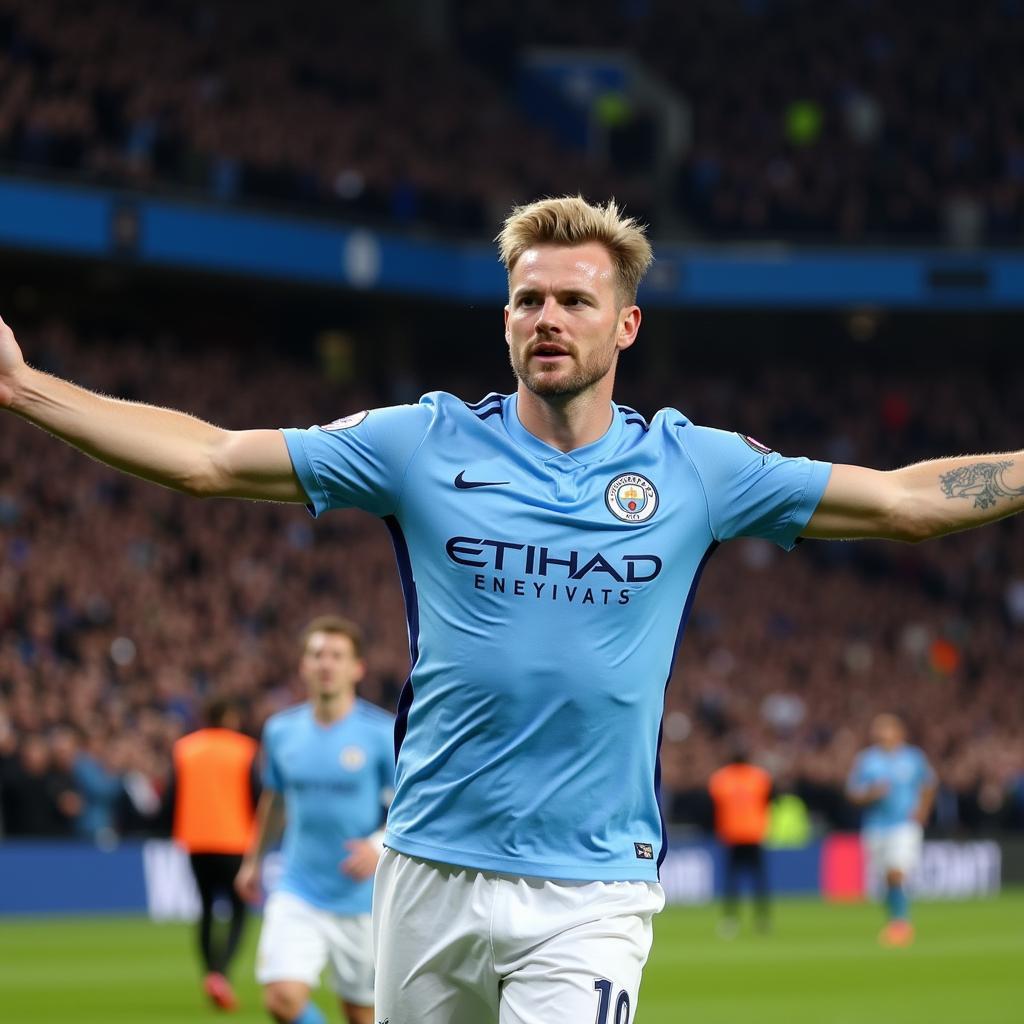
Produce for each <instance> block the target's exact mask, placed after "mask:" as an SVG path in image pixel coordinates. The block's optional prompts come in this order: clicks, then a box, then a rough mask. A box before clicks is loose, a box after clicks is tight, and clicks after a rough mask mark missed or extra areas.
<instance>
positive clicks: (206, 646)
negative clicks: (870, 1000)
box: [0, 322, 1024, 841]
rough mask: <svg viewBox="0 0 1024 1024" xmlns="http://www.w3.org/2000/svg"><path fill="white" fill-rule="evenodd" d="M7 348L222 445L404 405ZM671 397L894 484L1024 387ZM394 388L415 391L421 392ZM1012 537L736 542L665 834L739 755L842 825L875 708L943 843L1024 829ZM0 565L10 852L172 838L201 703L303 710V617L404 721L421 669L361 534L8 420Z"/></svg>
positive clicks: (104, 354)
mask: <svg viewBox="0 0 1024 1024" xmlns="http://www.w3.org/2000/svg"><path fill="white" fill-rule="evenodd" d="M19 333H20V335H21V337H22V340H23V342H24V343H25V346H26V350H27V351H28V352H29V353H30V356H31V358H32V359H33V361H34V362H35V363H36V364H37V365H41V366H44V367H49V368H52V369H54V370H56V371H58V372H60V373H61V374H62V375H66V376H69V377H70V378H72V379H74V380H77V381H79V382H81V383H83V384H85V385H86V386H89V387H93V388H98V389H101V390H103V391H106V392H109V393H115V394H119V395H122V396H125V397H129V398H144V399H145V400H147V401H153V402H157V403H161V404H169V405H174V406H176V407H180V408H185V409H188V410H189V411H192V412H194V413H196V414H197V415H200V416H204V417H206V418H209V419H211V420H213V421H215V422H218V423H221V424H223V425H225V426H234V427H242V426H255V425H274V424H278V425H306V424H308V423H311V422H328V421H329V420H332V419H334V418H336V417H337V416H338V415H340V414H343V413H347V412H351V411H354V410H357V409H360V408H363V407H366V406H372V405H374V404H380V403H381V402H386V401H389V400H393V395H384V394H375V393H373V392H372V391H370V390H367V389H363V390H362V391H360V390H358V389H357V388H355V387H353V386H352V385H351V384H347V385H339V384H338V383H337V382H336V381H335V380H332V376H331V374H330V373H329V372H327V371H326V369H325V364H323V363H317V361H316V360H313V361H312V362H310V363H304V362H302V361H300V360H297V359H295V358H294V357H291V358H288V357H285V355H283V354H282V353H281V352H275V351H271V350H268V351H261V350H259V349H253V350H249V351H246V352H243V351H242V350H240V349H237V348H230V347H227V346H222V345H218V343H217V342H216V341H215V340H214V339H213V338H210V339H202V338H200V339H193V344H192V345H191V346H190V347H189V348H188V349H187V352H186V351H185V350H184V349H183V347H182V343H180V342H176V341H175V340H174V338H173V337H171V336H170V335H166V334H163V335H159V336H152V337H143V338H125V337H120V336H119V337H114V336H112V335H106V334H104V333H102V332H94V331H90V332H86V333H78V334H76V333H75V332H73V331H72V330H71V329H70V328H69V327H68V326H67V325H66V324H63V323H61V322H53V323H50V324H48V325H41V326H40V327H39V328H38V329H37V330H34V331H30V330H24V331H21V332H19ZM204 341H205V342H206V343H205V344H204V343H203V342H204ZM465 372H467V373H469V372H471V371H465ZM654 377H657V375H652V382H651V383H648V384H646V385H644V384H643V383H642V382H640V383H638V384H636V385H634V384H632V383H631V384H630V385H629V387H628V389H627V388H626V387H625V386H623V388H622V392H621V393H622V394H623V395H627V394H628V399H629V400H630V401H631V402H632V403H633V404H634V405H635V406H637V407H638V408H640V409H641V410H642V411H644V412H646V413H648V414H650V413H652V412H653V411H654V409H655V408H656V406H657V405H658V404H661V403H668V402H671V403H672V404H675V405H677V406H679V407H680V408H682V409H683V410H685V411H686V412H687V413H688V414H689V415H690V416H691V418H693V419H694V420H695V421H697V422H703V423H707V424H710V425H720V426H726V427H730V428H738V429H741V430H745V431H751V432H753V433H755V434H758V435H760V436H762V437H764V438H765V439H766V440H769V441H770V442H771V443H772V445H773V446H774V447H776V448H778V449H779V450H782V451H784V452H787V453H790V454H807V455H809V456H812V457H817V458H823V459H830V460H836V461H851V462H861V463H865V464H868V465H874V466H878V467H879V468H886V467H891V466H895V465H899V464H902V463H906V462H908V461H912V460H916V459H920V458H923V457H927V456H931V455H937V454H944V453H948V452H951V451H957V452H959V451H971V450H979V449H983V450H992V449H996V448H999V447H1008V446H1011V445H1013V444H1015V443H1019V441H1018V440H1017V439H1016V435H1015V434H1014V426H1015V424H1016V422H1017V419H1018V417H1017V416H1016V415H1015V414H1016V412H1017V409H1018V403H1017V400H1016V395H1015V391H1014V381H1015V379H1016V374H1013V373H1010V372H1007V371H1006V368H1005V367H1001V366H1000V365H998V364H997V363H992V364H990V365H986V364H985V362H984V360H982V359H980V358H979V359H976V360H975V361H974V366H973V368H971V369H958V370H957V371H956V372H955V373H954V372H952V371H950V370H941V371H940V370H935V371H928V370H926V369H922V368H920V367H917V368H908V369H898V368H896V367H883V368H881V369H876V370H875V371H874V372H873V374H868V373H867V372H866V371H851V370H849V369H847V370H846V371H845V372H844V373H842V374H838V373H818V374H816V375H812V373H811V371H810V370H808V369H806V368H804V366H803V364H802V362H801V361H799V360H793V359H787V358H786V357H784V356H782V355H780V356H779V357H778V358H777V359H775V360H774V361H772V362H770V363H762V362H760V361H757V363H756V364H755V361H751V362H750V363H749V365H746V366H742V365H741V366H733V367H732V368H730V370H729V371H728V372H724V371H718V370H712V369H706V370H701V369H699V368H697V369H693V370H688V371H687V373H686V375H685V376H682V375H667V376H666V375H661V376H660V377H659V378H658V379H657V380H654ZM407 378H408V379H406V381H405V384H404V388H405V389H406V390H412V391H415V389H416V387H417V385H418V384H419V383H420V382H419V381H417V380H416V379H415V371H413V370H410V371H408V374H407ZM422 383H423V389H424V390H425V389H426V387H427V386H431V385H433V384H434V383H435V382H434V381H429V380H425V381H423V382H422ZM491 383H492V384H498V385H499V386H500V382H496V381H492V382H491ZM460 391H461V393H464V394H465V397H467V398H468V399H475V398H478V397H480V396H481V395H482V394H483V393H484V391H485V388H484V387H482V386H480V385H478V384H476V385H474V384H469V383H466V384H465V388H464V389H460ZM1020 529H1021V526H1020V524H1019V523H1017V522H1013V521H1008V522H1006V523H1002V524H998V525H997V526H995V527H991V528H988V529H986V530H982V531H978V532H975V533H969V534H964V535H960V536H957V537H952V538H946V539H944V540H942V541H939V542H934V543H932V544H927V545H921V546H913V547H911V546H902V545H894V544H889V545H884V544H874V543H870V544H867V543H865V544H841V543H830V544H825V543H807V544H803V545H801V546H800V547H799V548H798V550H797V551H796V552H795V553H793V554H791V555H789V556H785V557H783V555H782V553H781V552H779V551H777V550H776V549H775V548H773V547H772V546H771V545H769V544H767V543H763V542H759V541H752V540H750V541H747V540H743V541H736V542H733V543H731V544H728V545H725V546H724V547H723V549H722V550H721V551H720V552H719V553H718V554H716V556H715V557H714V558H713V559H712V560H711V562H710V564H709V567H708V570H707V572H706V574H705V578H704V582H703V584H702V587H701V591H700V594H699V597H698V600H697V603H696V606H695V609H694V613H693V615H692V618H691V621H690V624H689V627H688V632H687V637H686V640H685V643H684V646H683V651H682V654H681V656H680V657H679V659H678V661H677V664H676V669H675V673H674V676H673V679H672V682H671V685H670V687H669V689H668V694H667V705H666V718H665V731H664V744H663V750H662V759H663V769H664V770H663V794H664V798H665V806H666V811H667V812H668V815H669V817H670V818H671V819H674V820H679V821H688V820H695V819H696V818H699V810H698V805H699V803H700V800H699V799H698V796H699V795H700V794H703V792H704V786H705V783H706V780H707V778H708V776H709V775H710V773H711V772H712V771H713V770H714V769H715V768H717V767H718V766H719V765H720V764H722V763H723V761H724V760H725V759H726V757H727V756H728V754H729V751H730V749H731V746H732V745H733V744H734V743H735V742H736V740H737V739H742V740H743V742H744V743H745V744H746V746H747V747H749V748H750V749H751V750H752V751H753V752H754V754H755V756H756V758H757V760H758V761H760V762H761V763H762V764H764V765H766V766H767V767H768V768H769V769H770V770H771V771H772V773H773V775H774V777H775V779H776V782H777V784H778V785H780V786H781V787H782V788H785V789H793V790H795V791H796V792H798V793H799V794H800V795H801V796H802V797H803V798H804V800H805V801H806V803H807V804H808V806H809V807H810V808H811V809H812V811H813V812H814V813H815V814H816V815H817V817H818V819H819V821H820V823H822V824H827V825H832V826H836V825H838V826H843V825H849V824H850V823H851V822H852V820H853V819H852V818H851V813H852V812H851V810H850V808H849V807H848V806H847V804H846V803H845V801H844V800H843V797H842V786H843V782H844V779H845V776H846V773H847V771H848V770H849V767H850V764H851V761H852V758H853V755H854V752H855V751H856V750H857V749H858V748H859V747H861V746H863V743H864V741H865V738H866V733H865V729H866V725H867V723H868V721H869V720H870V718H871V717H872V716H873V715H874V714H875V713H877V712H878V711H881V710H887V709H888V710H896V711H899V712H901V713H903V714H904V715H905V716H906V718H907V720H908V722H909V723H910V725H911V729H912V736H913V738H914V739H915V740H916V741H917V742H919V743H920V744H921V745H922V746H923V747H924V749H925V750H926V752H927V753H928V755H929V757H930V758H931V759H932V761H933V763H934V764H935V765H936V767H937V770H938V772H939V775H940V779H941V783H942V791H941V794H940V798H939V801H938V805H937V809H936V817H935V825H936V826H937V827H938V828H940V829H942V830H945V831H947V832H957V831H962V830H979V829H986V828H994V827H1000V828H1004V827H1005V828H1024V700H1022V699H1021V698H1022V696H1024V692H1022V682H1021V680H1022V679H1024V644H1021V642H1020V636H1021V631H1022V630H1024V549H1022V546H1021V544H1020V543H1019V536H1020ZM0 550H2V552H3V558H2V561H0V810H2V815H3V828H4V831H5V833H6V834H7V835H9V836H18V835H49V836H59V835H79V836H86V837H91V838H93V839H95V840H97V841H106V840H108V839H111V838H113V837H114V836H116V835H118V834H131V833H138V832H148V831H151V830H152V829H154V828H156V827H158V825H157V821H158V817H159V816H158V809H159V806H160V802H161V801H160V797H161V791H162V787H163V786H164V784H165V780H166V778H167V774H168V769H169V751H170V746H171V744H172V743H173V741H174V739H175V738H176V737H178V736H179V735H181V734H182V733H183V732H184V731H187V730H189V729H191V728H193V727H194V726H195V725H196V724H197V715H198V712H199V706H200V703H201V701H202V699H203V697H204V695H206V694H209V693H211V692H219V693H224V694H227V695H231V696H233V697H237V698H238V699H239V700H240V701H242V702H243V704H244V706H245V709H246V718H247V728H248V729H249V730H251V731H252V732H253V733H256V732H258V730H259V728H260V725H261V723H262V722H263V720H264V719H265V718H266V717H267V715H269V714H270V713H271V712H273V711H275V710H277V709H279V708H280V707H282V706H284V705H286V704H288V703H291V702H293V701H295V700H297V699H300V697H301V686H300V685H299V683H298V680H297V678H296V674H295V667H296V660H297V650H296V640H297V635H298V632H299V630H300V628H301V627H302V625H303V624H304V623H305V622H306V621H308V620H309V619H310V618H311V617H312V616H313V615H316V614H319V613H323V612H337V611H339V610H340V611H342V612H344V613H347V614H349V615H351V616H352V617H353V618H355V619H356V620H358V621H359V622H360V623H361V624H362V625H363V626H364V627H365V629H366V632H367V639H368V662H369V667H370V673H369V677H368V679H367V680H366V682H365V683H364V684H363V686H362V692H363V695H364V696H366V697H367V698H368V699H370V700H372V701H375V702H377V703H379V704H381V705H382V706H384V707H387V708H389V709H393V708H394V706H395V702H396V699H397V695H398V692H399V690H400V687H401V685H402V682H403V680H404V678H405V675H406V673H407V668H408V658H407V639H406V634H405V616H404V612H403V608H402V601H401V595H400V590H399V587H398V582H397V573H396V572H395V569H394V565H393V555H392V551H391V548H390V542H389V540H388V537H387V534H386V531H385V530H384V528H383V526H382V525H381V524H379V523H377V522H376V521H375V520H373V519H372V518H370V517H369V516H365V515H362V514H360V513H355V512H341V513H333V514H331V515H329V516H327V517H325V518H324V519H323V520H321V521H319V522H317V523H316V524H315V525H314V523H313V521H312V520H311V519H310V518H309V517H308V516H307V515H306V513H305V512H303V511H302V510H301V509H300V508H297V507H290V506H277V505H270V504H247V503H243V502H231V501H218V502H201V501H197V500H194V499H188V498H185V497H181V496H178V495H176V494H173V493H171V492H169V491H165V490H162V489H160V488H157V487H154V486H151V485H147V484H143V483H141V482H137V481H134V480H132V479H130V478H126V477H123V476H119V475H118V474H116V473H114V472H112V471H110V470H107V469H106V468H104V467H102V466H100V465H99V464H97V463H94V462H90V461H89V460H88V459H86V458H84V457H83V456H81V455H79V454H78V453H76V452H73V451H72V450H70V449H68V448H66V447H64V446H63V445H60V444H58V443H57V442H55V441H53V440H52V439H50V438H48V437H46V436H44V435H43V434H42V433H41V432H39V431H37V430H35V429H33V428H31V427H30V426H28V425H26V424H21V423H18V422H17V421H14V420H9V421H7V422H5V425H4V430H3V431H2V432H0ZM652 685H658V686H660V685H661V683H660V682H659V681H652Z"/></svg>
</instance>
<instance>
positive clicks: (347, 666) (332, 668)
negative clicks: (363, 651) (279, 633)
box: [300, 633, 365, 700]
mask: <svg viewBox="0 0 1024 1024" xmlns="http://www.w3.org/2000/svg"><path fill="white" fill-rule="evenodd" d="M364 671H365V668H364V665H363V662H362V659H361V658H359V656H358V655H357V654H356V650H355V646H354V645H353V643H352V640H351V639H350V638H349V637H347V636H344V635H343V634H341V633H313V634H311V635H310V637H309V639H308V640H307V641H306V649H305V651H303V654H302V662H301V664H300V673H301V675H302V679H303V682H305V684H306V686H307V687H308V688H309V693H310V696H311V697H313V698H314V699H320V700H323V699H325V698H329V697H336V696H340V695H341V694H344V693H349V692H350V691H351V690H352V689H354V687H355V685H356V683H358V682H359V680H360V679H362V678H363V672H364Z"/></svg>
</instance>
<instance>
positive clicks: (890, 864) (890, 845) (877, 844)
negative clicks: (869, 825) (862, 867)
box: [864, 821, 924, 878]
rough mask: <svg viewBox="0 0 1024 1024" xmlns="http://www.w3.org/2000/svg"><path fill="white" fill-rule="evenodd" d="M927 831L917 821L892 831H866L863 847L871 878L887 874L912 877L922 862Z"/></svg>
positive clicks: (889, 829)
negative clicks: (910, 875)
mask: <svg viewBox="0 0 1024 1024" xmlns="http://www.w3.org/2000/svg"><path fill="white" fill-rule="evenodd" d="M923 837H924V830H923V829H922V828H921V826H920V825H918V824H917V822H916V821H908V822H904V824H902V825H893V826H892V827H890V828H876V829H866V830H865V831H864V845H865V846H866V847H867V851H868V864H869V866H870V871H871V873H872V875H874V876H876V877H877V878H882V877H884V875H885V873H886V872H887V871H902V872H903V874H904V875H909V874H910V873H911V872H912V871H913V870H914V869H915V868H916V867H917V865H918V863H919V862H920V860H921V845H922V842H923Z"/></svg>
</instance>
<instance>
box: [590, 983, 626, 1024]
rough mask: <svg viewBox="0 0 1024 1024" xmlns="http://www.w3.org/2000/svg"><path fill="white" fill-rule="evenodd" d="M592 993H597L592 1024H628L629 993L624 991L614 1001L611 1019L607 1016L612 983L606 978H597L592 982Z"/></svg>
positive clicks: (610, 1000) (609, 1007)
mask: <svg viewBox="0 0 1024 1024" xmlns="http://www.w3.org/2000/svg"><path fill="white" fill-rule="evenodd" d="M594 991H595V992H598V993H599V995H598V1004H597V1016H596V1017H595V1018H594V1024H629V993H628V992H627V991H626V990H625V989H623V990H622V991H621V992H619V994H618V996H617V997H616V999H615V1015H614V1016H612V1017H609V1016H608V1011H609V1010H610V1009H611V1006H612V983H611V982H610V981H608V979H607V978H598V979H596V980H595V982H594Z"/></svg>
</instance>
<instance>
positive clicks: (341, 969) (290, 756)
mask: <svg viewBox="0 0 1024 1024" xmlns="http://www.w3.org/2000/svg"><path fill="white" fill-rule="evenodd" d="M361 643H362V641H361V637H360V634H359V631H358V629H357V628H356V627H355V626H354V625H353V624H352V623H351V622H349V621H348V620H346V619H342V618H338V617H336V616H322V617H320V618H317V619H314V620H313V621H312V622H311V623H310V624H309V625H308V626H307V627H306V629H305V631H304V632H303V636H302V660H301V663H300V672H301V675H302V677H303V680H304V682H305V683H306V686H307V687H308V689H309V697H310V699H309V701H308V702H306V703H304V704H300V705H298V706H297V707H294V708H289V709H288V710H286V711H282V712H280V713H278V714H276V715H274V716H272V717H271V718H270V719H268V720H267V723H266V725H265V726H264V729H263V751H262V754H263V781H264V791H263V796H262V797H261V799H260V805H259V809H258V815H257V821H258V829H257V835H256V838H255V841H254V843H253V846H252V848H251V850H250V851H249V853H248V854H247V855H246V857H245V859H244V860H243V862H242V867H241V870H240V871H239V873H238V878H237V881H236V885H237V887H238V889H239V891H240V892H241V893H242V895H243V896H244V897H245V898H246V899H249V900H255V899H257V898H258V896H259V893H260V865H261V861H262V859H263V856H264V854H265V853H266V851H267V849H268V848H269V847H270V846H271V845H272V844H273V843H275V842H276V841H277V839H278V838H279V837H280V834H281V829H282V825H284V821H283V819H286V820H287V824H286V825H284V849H283V855H284V857H283V859H284V869H283V872H282V874H281V877H280V880H279V881H278V882H277V884H276V885H275V886H274V889H273V892H272V893H271V894H270V896H269V898H268V900H267V904H266V908H265V910H264V916H263V929H262V932H261V934H260V945H259V952H258V954H257V968H256V976H257V980H258V981H259V982H260V984H261V985H263V986H264V1002H265V1004H266V1007H267V1009H268V1011H269V1012H270V1014H271V1015H272V1016H273V1017H274V1019H275V1020H277V1021H279V1022H281V1024H323V1020H324V1018H323V1016H322V1014H321V1013H320V1011H319V1009H318V1008H317V1007H316V1005H315V1004H313V1003H311V1002H310V1000H309V996H310V990H311V989H312V988H313V987H314V986H315V985H316V984H317V983H318V981H319V978H320V974H321V972H322V971H323V969H324V966H325V965H328V964H329V965H330V975H331V982H332V987H333V988H334V990H335V992H336V993H337V995H338V997H339V1000H340V1002H341V1008H342V1012H343V1013H344V1015H345V1018H346V1019H347V1020H348V1022H349V1024H373V1019H374V1018H373V938H372V925H371V920H370V907H371V900H372V895H373V879H372V875H373V872H374V870H375V868H376V866H377V861H378V859H379V857H380V851H381V845H380V835H379V834H375V833H378V830H379V828H380V826H381V824H382V820H383V807H384V803H385V802H386V801H387V800H388V799H390V795H391V791H392V788H393V786H394V747H393V736H394V719H393V718H392V717H391V715H389V714H387V713H386V712H384V711H381V710H380V709H379V708H377V707H374V705H372V704H368V703H366V702H365V701H362V700H359V699H358V698H357V697H356V696H355V685H356V683H357V682H358V681H359V679H361V678H362V675H363V671H364V667H363V662H362V659H361V650H360V649H361Z"/></svg>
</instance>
